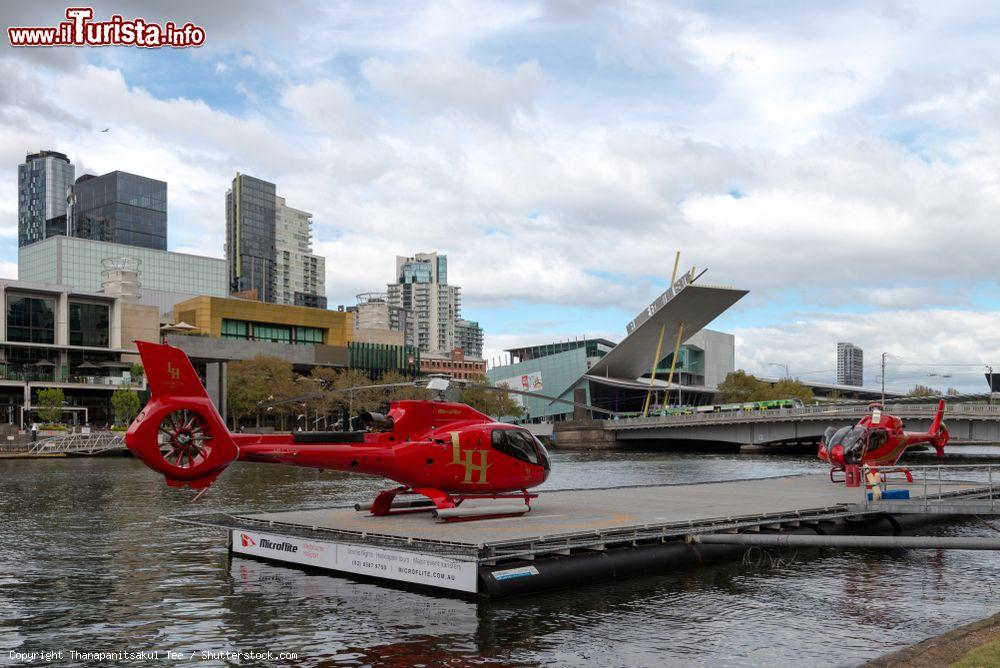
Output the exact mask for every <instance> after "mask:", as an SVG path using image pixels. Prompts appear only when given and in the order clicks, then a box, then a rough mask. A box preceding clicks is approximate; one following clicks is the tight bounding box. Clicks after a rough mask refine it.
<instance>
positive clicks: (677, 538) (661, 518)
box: [171, 475, 997, 597]
mask: <svg viewBox="0 0 1000 668" xmlns="http://www.w3.org/2000/svg"><path fill="white" fill-rule="evenodd" d="M996 489H997V487H996V486H995V487H994V488H993V490H992V491H991V488H990V487H989V486H987V485H984V484H983V483H971V482H970V483H966V482H948V483H944V484H943V485H941V486H939V485H934V487H933V489H932V490H930V491H929V492H928V495H930V494H931V492H932V493H933V495H934V498H935V501H944V500H947V501H948V502H950V503H952V504H954V503H955V502H961V501H963V500H974V499H977V498H982V497H984V496H985V495H987V494H990V495H991V497H992V496H995V495H996V494H997V491H996ZM923 493H924V490H923V488H922V487H921V486H919V485H913V486H912V487H911V499H912V500H913V501H914V502H915V503H916V504H921V505H926V504H924V503H923V502H922V501H921V500H920V499H921V498H922V494H923ZM466 503H467V504H469V505H470V506H471V505H473V502H471V501H469V502H466ZM479 503H481V504H483V505H486V504H488V503H489V502H479ZM463 507H465V505H464V504H463ZM921 517H923V519H924V521H925V520H926V519H927V517H926V516H922V515H917V514H901V515H900V516H899V517H898V518H897V517H894V516H887V515H886V514H885V512H884V511H882V510H878V509H874V508H871V507H869V506H868V505H867V504H866V502H865V495H864V489H863V488H848V487H846V486H844V485H843V484H833V483H831V482H830V481H829V479H828V478H827V476H826V475H800V476H786V477H779V478H762V479H751V480H736V481H724V482H710V483H697V484H679V485H644V486H634V487H612V488H605V489H574V490H560V491H551V492H550V491H544V492H542V493H541V495H540V496H539V498H538V499H537V500H535V502H534V503H533V504H532V510H531V512H530V513H528V514H526V515H523V516H520V517H507V518H498V519H483V520H475V521H468V522H458V523H442V522H438V521H436V520H435V519H434V518H433V517H431V515H430V513H427V512H423V513H410V514H399V515H390V516H386V517H372V516H371V515H369V514H368V513H367V512H365V511H361V512H359V511H356V510H355V509H354V507H353V505H351V506H349V507H348V506H339V507H330V508H319V509H311V510H292V511H284V512H267V513H259V512H247V513H242V512H234V513H211V514H188V515H183V516H177V517H173V518H171V519H173V520H176V521H180V522H185V523H189V524H197V525H202V526H211V527H218V528H222V529H226V530H227V531H228V533H229V541H230V550H231V552H232V553H233V554H234V555H240V556H247V557H253V558H260V559H266V560H269V561H274V562H282V563H287V564H292V565H298V566H306V567H313V568H318V569H326V570H330V571H335V572H338V573H345V574H353V575H361V576H368V577H373V578H379V579H382V580H387V581H391V582H394V583H403V584H409V585H421V586H428V587H433V588H436V589H441V590H446V591H449V592H455V593H458V592H461V593H462V594H465V595H480V596H487V597H497V596H506V595H512V594H523V593H529V592H533V591H538V590H542V589H549V588H555V587H565V586H573V585H577V584H585V583H593V582H599V581H603V580H609V579H612V578H615V577H618V576H621V575H626V574H628V575H632V574H635V573H639V572H644V571H656V570H658V571H660V572H662V571H663V570H664V569H665V568H666V569H669V568H671V567H680V566H682V565H685V564H691V563H701V562H703V561H706V560H709V559H713V558H717V557H722V556H731V555H732V554H733V553H734V552H736V553H739V554H742V552H743V551H744V550H745V549H746V548H745V547H738V546H733V545H703V544H693V543H692V542H691V541H690V540H685V539H686V538H689V537H690V536H692V535H695V534H706V533H714V534H718V533H725V532H730V533H733V532H779V531H780V532H795V533H808V534H833V533H845V532H847V533H865V532H868V533H871V532H875V533H889V534H896V533H899V532H900V530H901V527H902V525H904V524H907V523H914V522H917V521H920V518H921Z"/></svg>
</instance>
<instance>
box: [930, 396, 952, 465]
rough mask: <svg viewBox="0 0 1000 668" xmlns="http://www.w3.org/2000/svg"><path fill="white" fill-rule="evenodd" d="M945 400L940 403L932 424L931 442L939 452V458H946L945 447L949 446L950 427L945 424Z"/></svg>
mask: <svg viewBox="0 0 1000 668" xmlns="http://www.w3.org/2000/svg"><path fill="white" fill-rule="evenodd" d="M944 405H945V404H944V399H942V400H941V401H939V402H938V407H937V412H936V413H934V420H933V421H932V422H931V428H930V434H931V438H930V442H931V445H933V446H934V449H935V450H936V451H937V456H938V457H944V446H946V445H948V439H949V438H950V435H949V434H948V427H946V426H945V424H944Z"/></svg>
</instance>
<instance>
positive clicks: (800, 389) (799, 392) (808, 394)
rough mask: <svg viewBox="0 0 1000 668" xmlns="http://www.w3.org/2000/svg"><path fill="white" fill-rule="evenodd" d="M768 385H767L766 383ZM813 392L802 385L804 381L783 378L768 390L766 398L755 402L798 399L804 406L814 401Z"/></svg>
mask: <svg viewBox="0 0 1000 668" xmlns="http://www.w3.org/2000/svg"><path fill="white" fill-rule="evenodd" d="M765 385H767V383H765ZM813 398H814V397H813V391H812V390H811V389H810V388H808V387H806V386H805V385H803V384H802V381H799V380H791V379H790V378H783V379H782V380H779V381H778V382H777V383H775V384H774V385H771V386H770V387H768V388H767V392H766V396H765V397H763V398H761V399H754V400H753V401H766V400H767V399H798V400H800V401H801V402H802V403H803V404H808V403H810V402H812V401H813Z"/></svg>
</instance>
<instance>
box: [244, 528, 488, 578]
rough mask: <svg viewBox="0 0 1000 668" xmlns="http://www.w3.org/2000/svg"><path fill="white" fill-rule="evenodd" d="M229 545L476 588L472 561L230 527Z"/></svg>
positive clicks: (330, 566) (360, 571)
mask: <svg viewBox="0 0 1000 668" xmlns="http://www.w3.org/2000/svg"><path fill="white" fill-rule="evenodd" d="M232 551H233V552H234V553H236V554H245V555H248V556H253V557H262V558H264V559H269V560H272V561H284V562H289V563H293V564H301V565H303V566H313V567H315V568H324V569H327V570H331V571H340V572H342V573H354V574H356V575H368V576H371V577H376V578H384V579H386V580H397V581H400V582H409V583H412V584H420V585H427V586H430V587H440V588H442V589H453V590H455V591H465V592H472V593H474V592H475V591H476V562H474V561H463V560H460V559H451V558H448V557H439V556H436V555H427V554H421V553H418V552H408V551H405V550H392V549H388V548H380V547H371V546H368V545H356V544H353V543H334V542H331V541H317V540H310V539H305V538H297V537H293V536H276V535H272V534H263V533H258V532H256V531H242V530H240V529H233V539H232Z"/></svg>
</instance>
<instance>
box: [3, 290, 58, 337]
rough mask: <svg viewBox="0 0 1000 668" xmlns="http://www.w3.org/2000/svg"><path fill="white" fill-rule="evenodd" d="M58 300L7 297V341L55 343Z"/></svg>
mask: <svg viewBox="0 0 1000 668" xmlns="http://www.w3.org/2000/svg"><path fill="white" fill-rule="evenodd" d="M55 312H56V300H55V299H53V298H51V297H28V296H26V295H16V294H11V295H8V296H7V340H8V341H25V342H28V343H55V340H56V337H55V322H56V318H55Z"/></svg>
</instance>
